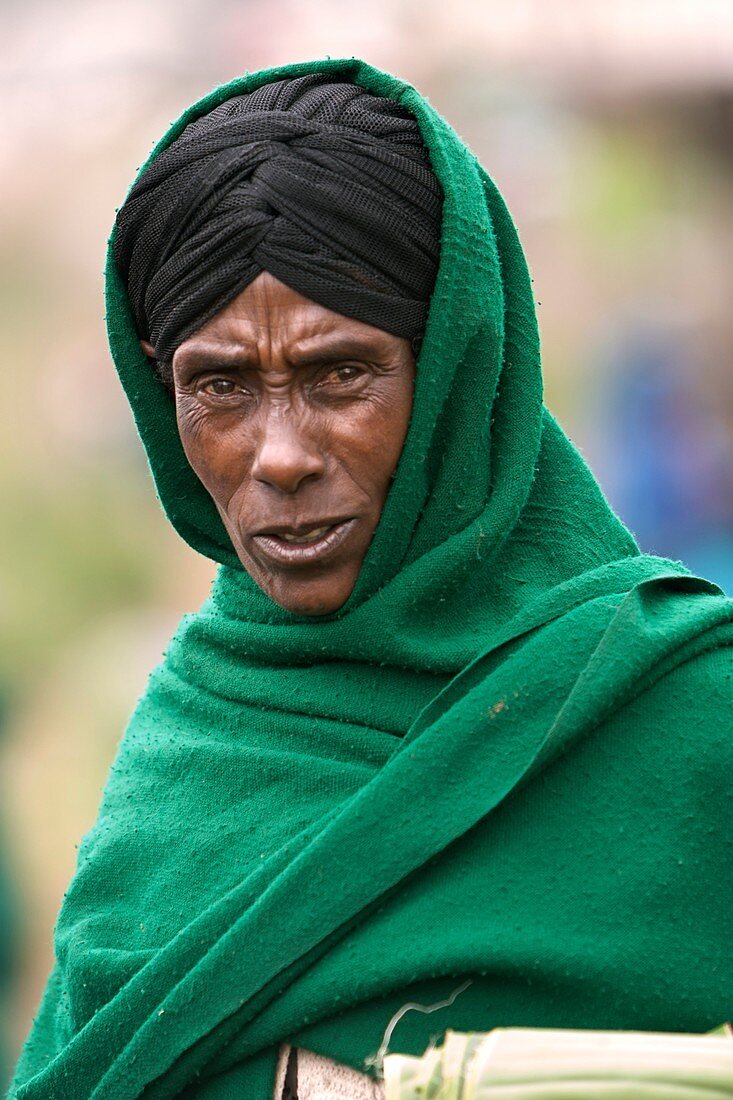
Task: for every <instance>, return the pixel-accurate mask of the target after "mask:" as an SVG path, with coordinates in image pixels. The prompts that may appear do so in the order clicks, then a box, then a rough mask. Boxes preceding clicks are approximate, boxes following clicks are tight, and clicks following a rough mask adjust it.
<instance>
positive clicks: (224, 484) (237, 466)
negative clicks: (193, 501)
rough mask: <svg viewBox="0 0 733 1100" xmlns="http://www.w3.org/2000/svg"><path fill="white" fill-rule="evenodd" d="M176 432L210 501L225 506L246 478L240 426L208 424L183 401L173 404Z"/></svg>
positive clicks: (244, 454) (247, 461)
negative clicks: (174, 407) (211, 498)
mask: <svg viewBox="0 0 733 1100" xmlns="http://www.w3.org/2000/svg"><path fill="white" fill-rule="evenodd" d="M176 419H177V421H178V434H179V436H180V439H181V443H182V445H183V450H184V452H185V454H186V458H187V459H188V461H189V463H190V465H191V468H192V469H193V471H194V473H195V474H196V476H197V477H198V478H199V480H200V481H201V482H202V484H203V485H204V486H205V488H206V489H207V490H208V492H209V493H210V494H211V496H212V497H213V499H214V501H215V502H216V503H217V504H220V505H226V504H227V502H228V500H229V498H230V497H231V495H232V493H233V492H234V491H235V490H236V488H237V487H238V486H239V485H240V484H241V482H242V480H243V478H244V477H246V470H247V469H248V465H251V457H250V458H248V456H247V453H246V447H245V446H244V445H243V439H242V431H241V425H240V426H236V425H235V424H229V425H227V424H223V423H219V422H217V423H212V422H211V418H208V417H206V416H205V415H202V414H201V412H200V411H199V410H198V409H196V408H194V409H191V408H190V407H189V406H188V405H187V403H186V402H184V401H181V402H179V403H178V404H177V406H176Z"/></svg>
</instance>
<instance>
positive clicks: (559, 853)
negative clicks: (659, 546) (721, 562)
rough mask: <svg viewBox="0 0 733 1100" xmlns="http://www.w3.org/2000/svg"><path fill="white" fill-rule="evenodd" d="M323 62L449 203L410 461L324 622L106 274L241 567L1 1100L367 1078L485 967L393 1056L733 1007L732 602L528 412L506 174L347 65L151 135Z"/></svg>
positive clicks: (179, 468)
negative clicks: (152, 359) (190, 429)
mask: <svg viewBox="0 0 733 1100" xmlns="http://www.w3.org/2000/svg"><path fill="white" fill-rule="evenodd" d="M313 70H319V71H323V72H329V73H333V74H334V75H336V76H338V77H339V78H341V79H344V80H349V81H356V82H358V83H359V84H361V85H363V86H364V87H366V88H368V89H370V90H373V91H374V92H376V93H378V94H383V95H389V96H392V97H394V98H396V99H398V100H400V101H401V102H402V103H403V104H405V105H406V106H407V107H408V108H410V109H411V110H412V111H413V113H414V114H415V116H416V118H417V120H418V122H419V124H420V127H421V130H422V133H423V135H424V138H425V141H426V144H427V146H428V148H429V150H430V154H431V158H432V162H433V166H434V169H435V171H436V173H437V175H438V177H439V178H440V180H441V183H442V185H443V188H444V191H445V206H444V215H443V217H444V224H443V234H442V252H441V264H440V270H439V274H438V279H437V284H436V287H435V291H434V295H433V298H432V301H431V308H430V317H429V322H428V327H427V331H426V334H425V341H424V344H423V347H422V351H421V353H420V358H419V363H418V369H417V382H416V392H415V404H414V411H413V416H412V421H411V425H410V429H409V433H408V437H407V440H406V443H405V447H404V451H403V455H402V458H401V461H400V465H399V468H398V471H397V476H396V478H395V481H394V483H393V486H392V488H391V490H390V494H389V497H388V500H387V503H386V506H385V509H384V513H383V516H382V519H381V522H380V525H379V528H378V530H377V532H376V535H375V537H374V540H373V543H372V546H371V547H370V550H369V553H368V556H367V559H366V561H365V563H364V566H363V568H362V571H361V574H360V577H359V581H358V584H357V587H356V589H355V591H354V593H353V595H352V597H351V598H350V599H349V601H348V603H347V604H346V605H345V606H344V607H343V608H342V609H341V611H340V612H338V613H337V614H335V615H332V616H329V617H322V618H319V619H317V620H314V619H305V618H298V617H295V616H293V615H291V614H289V613H287V612H286V611H284V610H282V609H280V608H278V607H277V606H275V605H274V604H273V603H272V602H271V601H270V600H269V599H268V598H267V597H266V596H265V595H264V594H263V593H262V592H261V591H260V590H259V589H257V588H256V586H255V585H254V584H253V583H252V582H251V580H250V579H249V577H248V576H247V574H246V573H244V572H243V571H242V569H241V567H240V566H239V563H238V562H237V560H236V558H235V556H234V553H233V550H232V547H231V545H230V543H229V542H228V540H227V537H226V535H225V533H224V530H223V528H222V526H221V523H220V521H219V519H218V516H217V514H216V511H215V509H214V506H213V505H212V503H211V501H210V500H209V498H208V497H207V495H206V493H205V491H204V489H203V488H202V487H201V485H200V484H199V483H198V481H197V480H196V478H195V476H194V475H193V473H192V471H191V470H190V468H189V467H188V465H187V464H186V461H185V458H184V456H183V452H182V450H181V447H180V443H179V441H178V436H177V432H176V426H175V417H174V410H173V406H172V403H171V400H170V398H169V396H168V394H167V393H166V392H165V391H164V390H163V388H162V387H161V386H160V385H159V384H158V383H157V382H156V381H155V379H154V378H153V376H152V374H151V371H150V368H149V365H148V363H147V361H146V360H145V358H144V356H143V355H142V353H141V352H140V350H139V348H138V345H137V340H136V336H135V332H134V329H133V326H132V323H131V320H130V313H129V309H128V305H127V302H126V299H125V295H124V292H123V290H122V288H121V287H120V285H119V280H118V278H117V275H116V272H115V270H114V267H113V265H112V264H111V263H110V264H109V267H108V273H107V277H108V290H107V294H108V299H107V301H108V325H109V334H110V341H111V347H112V353H113V356H114V359H115V362H116V364H117V367H118V369H119V373H120V376H121V379H122V383H123V385H124V387H125V389H126V391H127V393H128V396H129V399H130V402H131V404H132V407H133V410H134V413H135V417H136V421H137V424H138V428H139V431H140V434H141V436H142V439H143V442H144V444H145V447H146V449H147V452H148V456H149V459H150V464H151V467H152V471H153V475H154V477H155V480H156V483H157V487H158V492H159V495H160V498H161V501H162V503H163V506H164V508H165V509H166V512H167V514H168V516H169V517H170V519H171V521H172V522H173V524H174V525H175V526H176V528H177V529H178V531H179V532H180V533H181V534H182V535H183V537H184V538H185V539H186V540H187V541H188V542H189V543H190V544H191V545H192V546H194V547H195V548H196V549H197V550H200V551H201V552H203V553H204V554H208V555H209V556H211V557H212V558H214V559H216V560H218V561H219V562H221V563H222V568H221V569H220V571H219V574H218V577H217V580H216V581H215V584H214V588H213V591H212V595H211V597H210V599H209V600H208V601H207V602H206V603H205V605H204V606H203V607H202V609H201V610H200V611H199V612H198V613H197V614H194V615H191V616H188V617H186V618H185V619H184V620H183V622H182V624H181V626H180V628H179V630H178V632H177V634H176V636H175V637H174V639H173V641H172V643H171V645H170V648H169V649H168V652H167V653H166V656H165V659H164V661H163V663H162V664H161V666H160V667H159V668H158V669H156V670H155V672H154V673H153V675H152V677H151V680H150V682H149V685H148V688H147V690H146V692H145V694H144V696H143V698H142V700H141V702H140V703H139V705H138V707H137V709H136V711H135V714H134V716H133V718H132V721H131V723H130V726H129V728H128V730H127V732H126V734H125V736H124V739H123V741H122V744H121V747H120V749H119V753H118V755H117V758H116V760H115V762H114V764H113V766H112V770H111V773H110V778H109V781H108V784H107V787H106V790H105V793H104V797H103V802H102V806H101V810H100V815H99V819H98V821H97V823H96V825H95V826H94V828H93V829H92V830H91V832H90V833H89V834H88V835H87V837H86V838H85V840H84V842H83V845H82V847H81V850H80V853H79V865H78V870H77V873H76V876H75V878H74V880H73V882H72V884H71V887H70V890H69V892H68V895H67V897H66V899H65V902H64V905H63V908H62V911H61V915H60V918H59V922H58V927H57V931H56V950H57V959H58V961H57V966H56V968H55V970H54V973H53V974H52V976H51V978H50V981H49V985H48V988H47V991H46V995H45V998H44V1000H43V1003H42V1006H41V1009H40V1012H39V1015H38V1018H37V1020H36V1022H35V1024H34V1027H33V1030H32V1032H31V1035H30V1037H29V1040H28V1042H27V1045H26V1048H25V1051H24V1053H23V1055H22V1058H21V1061H20V1064H19V1066H18V1069H17V1073H16V1081H15V1084H14V1086H13V1090H12V1095H13V1096H15V1097H17V1098H18V1100H49V1098H51V1097H54V1098H59V1100H62V1098H63V1100H66V1098H68V1100H82V1098H86V1097H95V1098H98V1100H129V1098H131V1097H143V1096H144V1097H146V1098H153V1097H155V1098H161V1100H162V1098H164V1097H174V1096H184V1097H197V1098H209V1100H213V1098H219V1100H225V1098H231V1100H234V1098H235V1097H236V1098H246V1100H270V1097H271V1092H272V1082H273V1073H274V1063H275V1056H276V1051H277V1046H278V1044H279V1043H280V1042H282V1041H283V1040H285V1039H288V1040H290V1041H292V1042H294V1043H296V1044H298V1045H301V1046H304V1047H307V1048H309V1049H311V1050H314V1051H316V1052H318V1053H323V1054H326V1055H330V1056H331V1057H334V1058H336V1059H338V1060H341V1061H343V1062H347V1063H349V1064H351V1065H353V1066H355V1067H360V1066H362V1064H363V1060H364V1059H365V1058H367V1057H368V1056H369V1055H370V1054H373V1053H374V1052H375V1051H376V1050H377V1048H378V1047H379V1045H380V1042H381V1039H382V1036H383V1033H384V1031H385V1028H386V1026H387V1024H388V1021H389V1019H390V1017H391V1015H392V1014H393V1012H394V1011H395V1010H396V1009H397V1008H398V1007H399V1006H400V1005H401V1004H403V1002H406V1001H409V1000H413V999H418V1000H427V1001H430V1000H434V999H440V998H443V997H446V996H448V995H449V994H450V993H451V991H452V990H454V989H455V988H456V987H457V986H458V985H460V984H461V983H462V982H464V981H466V980H470V981H471V983H472V984H471V985H470V986H469V987H468V988H467V989H466V990H465V991H464V992H462V993H461V994H460V996H458V997H457V999H456V1000H455V1003H454V1004H453V1006H452V1007H451V1008H450V1009H445V1010H443V1011H441V1012H439V1013H436V1014H435V1015H434V1016H426V1015H422V1014H417V1013H412V1014H408V1015H406V1016H405V1018H404V1020H403V1021H402V1022H401V1023H400V1024H399V1026H398V1028H397V1030H396V1032H395V1036H394V1039H393V1044H392V1045H393V1048H394V1049H400V1050H403V1051H405V1052H408V1053H409V1052H414V1053H417V1052H418V1051H420V1050H421V1049H423V1048H424V1047H425V1045H426V1044H427V1042H428V1040H429V1039H430V1036H431V1035H433V1034H435V1033H436V1032H438V1031H440V1030H441V1029H442V1028H444V1027H446V1026H448V1025H450V1026H451V1027H454V1028H458V1029H463V1030H470V1029H481V1030H488V1029H490V1028H492V1027H494V1026H496V1025H527V1026H556V1027H601V1028H641V1029H645V1028H649V1029H663V1030H664V1029H668V1030H693V1031H698V1030H705V1029H707V1028H709V1027H712V1026H714V1025H716V1024H718V1023H719V1022H720V1021H721V1020H722V1019H723V1018H725V1017H728V1016H730V1015H731V1013H732V1012H733V1004H732V1000H731V986H732V984H733V983H732V979H733V966H732V960H731V932H732V931H733V924H732V918H731V914H732V913H733V889H732V883H731V861H730V855H731V853H730V829H729V826H730V787H729V776H730V760H731V755H733V737H731V734H732V733H733V677H732V675H731V673H732V672H733V657H732V655H733V649H731V642H733V604H732V603H731V601H729V600H728V599H727V598H726V597H724V596H723V595H722V594H721V593H720V592H719V590H718V589H716V588H715V587H714V586H713V585H711V584H708V583H706V582H704V581H700V580H697V579H695V578H693V577H690V576H689V575H688V574H687V572H686V570H685V569H684V568H683V567H682V566H680V565H677V564H674V563H670V562H665V561H661V560H659V559H655V558H650V557H646V556H643V555H641V554H640V553H639V551H638V549H637V547H636V545H635V543H634V541H633V539H632V538H631V536H630V535H629V534H628V532H627V531H626V530H625V529H624V527H623V526H622V525H621V524H620V522H619V521H618V520H617V519H616V518H615V517H614V515H613V514H612V512H611V511H610V509H609V507H608V505H607V504H606V502H605V500H604V499H603V496H602V494H601V492H600V490H599V489H598V487H597V485H596V483H595V481H594V480H593V477H592V475H591V474H590V472H589V471H588V469H587V467H586V466H585V464H584V462H583V460H582V459H581V457H580V456H579V455H578V454H577V452H576V451H575V450H574V448H573V447H572V445H571V444H570V443H569V441H568V440H567V438H566V437H565V436H564V435H563V433H562V432H561V430H560V429H559V428H558V426H557V425H556V424H555V422H554V421H553V420H552V418H551V417H550V415H549V414H548V413H547V412H546V411H545V410H544V409H543V406H542V398H541V378H540V366H539V344H538V338H537V331H536V323H535V314H534V303H533V296H532V291H531V286H530V281H529V277H528V274H527V269H526V266H525V261H524V257H523V254H522V250H521V247H520V245H519V242H518V240H517V237H516V233H515V230H514V227H513V224H512V221H511V219H510V217H509V215H508V214H507V211H506V208H505V206H504V204H503V202H502V199H501V197H500V196H499V194H498V192H497V190H496V188H495V186H494V185H493V183H492V182H491V180H490V179H489V178H488V177H487V176H486V174H485V173H484V171H483V170H482V169H481V168H480V167H479V165H478V164H477V162H476V160H475V158H474V157H473V155H472V154H471V153H470V152H469V151H468V150H467V149H466V148H465V146H464V145H463V144H462V143H461V141H460V140H459V138H458V137H457V136H456V134H455V133H454V131H453V130H452V129H451V128H450V127H449V126H448V125H447V124H446V123H445V122H444V121H443V120H442V119H441V118H440V117H439V116H438V115H437V114H436V113H435V111H434V110H433V109H432V108H431V107H430V106H429V104H428V103H427V102H426V101H425V100H424V99H423V98H422V97H421V96H420V95H418V93H417V92H416V91H415V90H414V89H413V88H411V87H410V86H409V85H407V84H404V83H402V82H401V81H399V80H397V79H394V78H393V77H391V76H388V75H386V74H384V73H380V72H378V71H376V70H374V69H372V68H370V67H369V66H367V65H365V64H363V63H362V62H360V61H357V60H347V61H331V60H329V61H319V62H315V63H310V64H303V65H293V66H288V67H285V68H282V69H277V70H270V71H267V72H261V73H256V74H251V75H249V76H246V77H244V78H242V79H241V80H236V81H234V82H233V83H231V84H229V85H228V86H226V87H224V88H221V89H219V90H217V91H215V92H214V93H212V94H211V95H209V96H208V97H206V98H205V99H203V100H202V101H201V102H199V103H197V104H196V105H195V106H193V107H192V108H190V109H189V110H188V111H187V112H186V114H185V115H184V116H183V117H182V119H181V120H179V122H177V123H176V124H175V125H174V126H173V127H172V128H171V130H170V131H169V132H168V134H167V135H166V137H165V138H164V140H163V143H162V144H161V145H160V146H158V150H159V149H160V148H161V147H162V146H163V145H164V144H165V143H166V142H168V141H170V140H171V139H172V138H173V137H174V136H175V135H176V134H177V133H179V132H180V130H181V128H182V126H183V125H184V124H185V123H186V122H187V121H189V120H190V119H191V118H194V117H196V116H197V115H199V114H201V113H203V112H205V111H207V110H209V109H211V108H212V107H213V106H215V105H216V104H218V103H220V102H221V101H222V100H224V99H226V98H227V97H229V96H232V95H235V94H238V93H240V92H244V91H249V90H251V89H253V88H255V87H256V86H258V85H260V84H262V83H264V82H266V81H270V80H274V79H277V78H279V77H280V76H283V75H297V74H300V73H303V72H309V71H313ZM156 151H157V150H156ZM152 155H153V156H155V151H154V152H153V154H152ZM726 842H727V844H728V847H727V848H726Z"/></svg>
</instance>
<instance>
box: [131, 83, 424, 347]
mask: <svg viewBox="0 0 733 1100" xmlns="http://www.w3.org/2000/svg"><path fill="white" fill-rule="evenodd" d="M441 204H442V191H441V188H440V185H439V183H438V181H437V179H436V177H435V176H434V174H433V172H432V170H431V168H430V163H429V159H428V154H427V151H426V149H425V147H424V145H423V142H422V139H421V136H420V131H419V129H418V126H417V123H416V122H415V120H414V118H413V117H412V115H410V114H409V113H408V112H407V111H406V110H404V109H403V108H402V107H400V106H399V104H398V103H397V102H395V101H394V100H391V99H386V98H382V97H379V96H374V95H371V94H370V93H368V92H366V91H365V90H364V89H363V88H360V87H357V86H355V85H353V84H340V83H333V82H331V81H328V79H327V78H326V77H324V76H322V75H320V74H313V75H309V76H304V77H298V78H295V79H290V80H280V81H277V82H276V83H272V84H266V85H263V87H261V88H259V89H258V90H257V91H255V92H250V93H249V94H247V95H240V96H235V97H234V98H232V99H229V100H227V101H226V102H225V103H222V104H221V105H220V106H219V107H217V108H216V109H215V110H213V111H211V112H210V113H209V114H206V115H203V116H202V117H201V118H199V119H197V120H195V121H194V122H192V123H190V124H189V125H188V126H187V127H186V128H185V130H184V131H183V132H182V134H181V135H180V136H179V137H178V138H177V139H176V140H175V141H174V142H173V143H172V144H171V145H170V146H168V148H167V149H165V150H164V151H163V152H162V153H161V154H160V155H159V156H158V157H157V158H156V159H155V160H154V161H153V163H152V164H151V165H150V167H149V168H148V169H147V170H146V171H145V173H144V174H143V175H142V177H141V178H140V179H139V180H138V181H137V183H136V184H135V186H134V187H133V188H132V190H131V192H130V194H129V196H128V198H127V200H126V202H125V204H124V206H123V207H122V208H121V210H120V212H119V214H118V216H117V223H116V237H115V246H114V247H115V259H116V262H117V265H118V267H119V269H120V272H121V274H122V276H123V279H124V281H125V284H126V286H127V291H128V295H129V298H130V302H131V304H132V309H133V313H134V316H135V321H136V324H137V329H138V333H139V335H140V337H141V338H143V339H146V340H148V341H149V342H150V343H151V344H152V345H153V347H154V348H155V352H156V357H157V359H158V360H159V361H161V362H164V363H165V362H169V361H170V359H171V358H172V356H173V352H174V351H175V349H176V347H177V346H178V345H179V344H180V343H181V342H182V341H183V340H184V339H186V337H187V336H190V335H191V334H192V333H193V332H195V331H196V330H197V329H199V328H200V327H201V326H202V325H203V324H204V323H205V322H206V321H207V320H208V319H209V318H210V317H213V316H214V314H216V313H218V312H219V310H221V309H223V307H224V306H225V305H227V304H228V303H229V302H230V301H232V299H233V298H235V297H236V296H237V294H238V293H239V292H240V291H241V290H243V289H244V288H245V287H246V286H247V285H248V284H249V283H251V282H252V280H253V279H254V278H256V276H257V275H258V274H259V273H260V272H261V271H268V272H270V274H271V275H274V276H275V278H276V279H279V280H280V281H281V282H283V283H285V284H287V285H288V286H290V287H291V288H292V289H293V290H296V291H298V292H299V293H300V294H303V295H304V296H305V297H307V298H310V299H312V300H313V301H316V302H318V303H319V304H321V305H323V306H326V307H327V308H328V309H332V310H334V311H335V312H337V313H341V314H344V315H345V316H348V317H354V318H356V319H357V320H361V321H364V322H366V323H368V324H371V325H375V326H376V327H377V328H381V329H384V330H385V331H387V332H391V333H393V334H394V335H396V336H404V337H407V338H408V339H413V340H414V339H415V338H419V337H420V336H421V335H422V331H423V329H424V326H425V321H426V318H427V311H428V301H429V298H430V294H431V291H432V289H433V284H434V281H435V275H436V271H437V266H438V256H439V250H440V214H441Z"/></svg>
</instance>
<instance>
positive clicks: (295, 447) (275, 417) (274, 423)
mask: <svg viewBox="0 0 733 1100" xmlns="http://www.w3.org/2000/svg"><path fill="white" fill-rule="evenodd" d="M324 469H325V463H324V458H323V454H322V452H321V450H320V448H319V446H318V444H317V441H316V440H315V439H314V438H313V436H312V435H311V433H309V432H306V431H305V430H304V427H303V426H302V425H300V424H298V422H297V414H294V413H293V412H292V410H284V409H273V410H272V411H271V412H270V413H269V415H268V416H267V417H266V420H265V422H264V424H263V426H262V431H261V434H260V438H259V440H258V444H257V448H256V450H255V456H254V461H253V463H252V477H253V478H254V479H255V481H259V482H262V483H263V484H264V485H269V486H270V487H271V488H273V489H277V490H278V491H279V492H281V493H295V492H297V491H298V489H299V488H300V486H301V485H302V484H303V482H304V481H307V480H308V479H309V478H319V477H322V476H323V473H324Z"/></svg>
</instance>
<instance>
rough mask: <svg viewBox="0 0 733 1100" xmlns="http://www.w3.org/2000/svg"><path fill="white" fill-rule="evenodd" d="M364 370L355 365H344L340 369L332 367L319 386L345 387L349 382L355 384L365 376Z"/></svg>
mask: <svg viewBox="0 0 733 1100" xmlns="http://www.w3.org/2000/svg"><path fill="white" fill-rule="evenodd" d="M364 373H365V372H364V368H363V367H359V366H357V365H356V364H355V363H343V364H340V365H339V366H338V367H332V368H331V370H330V371H328V373H327V374H324V376H323V377H322V378H321V380H320V381H319V383H318V385H319V386H345V385H348V383H349V382H355V381H356V379H357V378H361V376H362V375H363V374H364Z"/></svg>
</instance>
